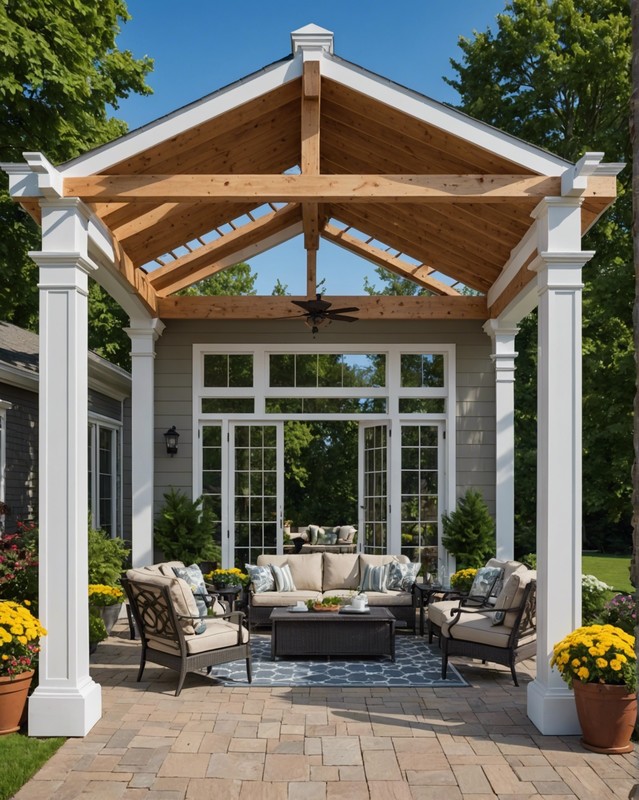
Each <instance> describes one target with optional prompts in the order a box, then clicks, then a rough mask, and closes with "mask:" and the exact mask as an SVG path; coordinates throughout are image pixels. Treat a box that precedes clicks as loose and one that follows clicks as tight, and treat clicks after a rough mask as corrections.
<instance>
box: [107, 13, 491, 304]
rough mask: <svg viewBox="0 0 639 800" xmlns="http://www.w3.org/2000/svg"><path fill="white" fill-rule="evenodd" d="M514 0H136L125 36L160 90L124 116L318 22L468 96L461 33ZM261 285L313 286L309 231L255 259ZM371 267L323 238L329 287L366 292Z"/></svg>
mask: <svg viewBox="0 0 639 800" xmlns="http://www.w3.org/2000/svg"><path fill="white" fill-rule="evenodd" d="M505 4H506V2H505V0H448V2H445V3H439V2H436V0H394V2H389V1H388V0H384V1H382V0H368V1H367V2H366V1H365V0H341V1H339V2H338V1H337V0H323V2H322V3H320V4H318V6H314V7H313V8H312V9H310V10H309V6H310V5H311V4H306V3H304V2H300V0H275V2H272V3H270V4H268V3H263V2H257V0H240V1H239V2H237V1H236V2H230V3H229V2H226V3H224V2H220V0H182V2H181V3H175V2H168V0H128V4H127V5H128V9H129V13H130V14H131V16H132V20H131V21H130V22H128V23H127V24H126V25H124V26H123V28H122V32H121V34H120V36H119V38H118V43H119V46H120V48H121V49H129V50H131V51H132V52H133V54H134V55H135V56H136V57H140V56H143V55H148V56H150V57H151V58H153V59H154V60H155V68H154V71H153V73H152V74H151V75H150V77H149V79H148V83H149V85H150V86H151V87H152V88H153V90H154V94H153V95H151V96H150V97H131V98H129V99H128V100H125V101H124V102H122V103H121V105H120V108H119V110H118V111H117V115H118V116H119V117H120V118H121V119H124V120H125V121H126V122H127V123H128V125H129V127H130V128H131V129H133V128H137V127H139V126H141V125H144V124H146V123H148V122H151V121H152V120H154V119H157V118H158V117H161V116H163V115H164V114H167V113H169V112H170V111H173V110H174V109H176V108H179V107H180V106H183V105H186V104H187V103H189V102H191V101H193V100H196V99H198V98H199V97H203V96H204V95H206V94H208V93H210V92H212V91H215V90H216V89H218V88H220V87H222V86H225V85H226V84H228V83H231V82H233V81H235V80H238V79H240V78H242V77H244V76H245V75H248V74H249V73H251V72H253V71H255V70H257V69H260V68H261V67H263V66H265V65H266V64H270V63H271V62H273V61H277V60H278V59H280V58H283V57H285V56H287V55H288V54H289V53H290V52H291V47H290V33H291V31H293V30H295V29H296V28H300V27H302V26H304V25H307V24H308V23H311V22H313V23H315V24H317V25H320V26H322V27H324V28H328V29H329V30H331V31H333V32H334V34H335V40H334V41H335V52H336V54H337V55H339V56H341V57H342V58H345V59H347V60H348V61H352V62H354V63H356V64H359V65H360V66H362V67H365V68H366V69H369V70H371V71H372V72H377V73H379V74H381V75H383V76H385V77H387V78H390V79H391V80H394V81H396V82H398V83H401V84H403V85H405V86H408V87H410V88H411V89H415V90H416V91H418V92H422V93H423V94H426V95H429V96H430V97H433V98H434V99H435V100H440V101H442V102H446V103H452V104H455V103H456V102H457V100H458V97H457V95H456V93H455V91H454V90H453V89H452V88H451V87H450V86H448V85H447V84H446V83H445V82H444V80H443V78H442V76H444V75H447V76H452V75H453V71H452V69H451V67H450V62H449V59H450V58H457V59H458V58H459V57H460V50H459V48H458V46H457V41H458V38H459V37H460V36H466V37H472V34H473V31H474V30H477V31H485V30H486V29H487V28H488V27H491V28H493V30H494V29H495V27H496V24H495V16H496V15H497V14H498V13H500V12H501V11H503V9H504V6H505ZM250 263H251V267H252V268H253V270H254V271H256V272H257V273H258V280H257V284H256V286H257V289H258V293H259V294H270V291H271V289H272V287H273V285H274V283H275V279H276V277H278V276H279V277H280V278H281V279H282V281H283V282H284V283H285V284H287V285H288V291H289V292H290V293H291V294H304V293H305V286H306V283H305V281H306V277H305V266H304V265H305V255H304V249H303V247H302V244H301V240H300V239H299V238H298V239H294V240H292V241H291V242H289V243H287V244H285V245H281V246H280V247H278V248H276V249H274V250H272V251H270V252H268V253H265V254H263V255H262V256H259V257H258V258H256V259H253V260H252V261H251V262H250ZM364 275H368V276H369V279H371V280H373V282H374V277H375V273H374V268H373V267H372V265H370V264H369V263H368V262H365V261H362V260H361V259H357V258H356V257H354V256H352V255H350V254H348V253H346V252H345V251H343V250H341V249H340V248H338V247H335V246H333V245H330V244H328V243H326V242H322V244H321V247H320V251H319V254H318V278H319V279H321V278H322V277H325V279H326V284H325V287H326V292H327V294H361V292H362V286H363V279H364Z"/></svg>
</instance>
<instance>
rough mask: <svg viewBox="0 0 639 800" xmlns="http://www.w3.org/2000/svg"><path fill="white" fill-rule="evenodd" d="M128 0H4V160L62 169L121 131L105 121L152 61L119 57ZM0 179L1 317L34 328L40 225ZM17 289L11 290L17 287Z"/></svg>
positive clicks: (0, 43)
mask: <svg viewBox="0 0 639 800" xmlns="http://www.w3.org/2000/svg"><path fill="white" fill-rule="evenodd" d="M128 19H130V17H129V14H128V12H127V7H126V3H125V2H124V0H103V2H100V3H94V2H90V0H74V2H70V0H61V2H58V3H50V2H46V0H5V2H3V3H1V4H0V161H21V160H22V153H23V152H24V151H25V150H40V151H42V152H43V153H44V154H45V155H46V156H47V158H49V160H51V161H52V162H54V163H59V162H62V161H66V160H68V159H70V158H73V157H75V156H77V155H79V154H80V153H82V152H84V151H86V150H88V149H90V148H92V147H96V146H98V145H100V144H103V143H104V142H108V141H110V140H111V139H114V138H116V137H117V136H120V135H122V134H123V133H125V132H126V125H125V123H124V122H122V121H120V120H118V119H115V118H114V117H112V116H109V113H108V110H107V109H108V108H113V109H117V108H118V104H119V101H120V100H121V99H122V98H125V97H128V95H129V94H131V93H132V92H133V93H137V94H149V93H150V92H151V89H150V88H149V87H148V86H147V85H146V83H145V77H146V75H147V74H148V72H149V71H150V70H151V68H152V63H153V62H152V61H151V59H149V58H147V57H145V58H141V59H135V58H133V56H132V54H131V53H130V52H129V51H128V50H124V51H123V50H119V49H118V47H117V46H116V37H117V35H118V33H119V30H120V23H123V22H126V21H127V20H128ZM7 186H8V181H7V177H6V175H4V173H0V229H1V230H2V237H0V275H1V276H2V277H1V278H0V319H6V320H9V321H11V322H13V323H14V324H16V325H20V326H23V327H27V328H30V329H35V328H36V326H37V319H38V290H37V277H38V276H37V267H36V265H35V264H34V263H33V262H32V261H31V260H30V259H29V257H28V256H27V252H28V251H29V250H37V249H38V248H39V244H38V243H39V234H38V230H37V228H36V225H35V224H34V223H33V222H32V220H31V218H30V217H28V216H27V215H26V214H25V213H24V212H23V211H22V210H21V209H20V208H19V206H17V205H16V204H15V203H13V202H12V201H11V200H10V198H9V194H8V190H7ZM17 286H19V287H20V291H19V292H17V291H16V287H17Z"/></svg>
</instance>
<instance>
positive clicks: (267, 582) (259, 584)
mask: <svg viewBox="0 0 639 800" xmlns="http://www.w3.org/2000/svg"><path fill="white" fill-rule="evenodd" d="M244 569H245V570H246V572H247V574H248V576H249V578H250V579H251V583H252V584H253V591H254V592H255V594H259V593H260V592H272V591H274V590H275V579H274V578H273V573H272V572H271V568H270V567H257V566H256V565H255V564H245V565H244Z"/></svg>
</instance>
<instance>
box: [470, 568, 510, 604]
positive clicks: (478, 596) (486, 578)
mask: <svg viewBox="0 0 639 800" xmlns="http://www.w3.org/2000/svg"><path fill="white" fill-rule="evenodd" d="M503 574H504V570H503V569H500V568H499V567H481V569H478V570H477V573H476V575H475V578H474V580H473V584H472V586H471V587H470V591H469V592H468V597H469V598H471V599H472V600H482V601H486V600H488V598H489V597H490V595H491V594H492V592H493V588H494V586H495V584H496V583H497V581H498V580H499V579H500V578H501V577H502V575H503Z"/></svg>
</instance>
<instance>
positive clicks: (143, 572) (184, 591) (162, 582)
mask: <svg viewBox="0 0 639 800" xmlns="http://www.w3.org/2000/svg"><path fill="white" fill-rule="evenodd" d="M126 576H127V578H128V579H129V580H130V581H134V582H135V581H144V582H145V583H150V584H152V585H153V586H168V588H169V594H170V595H171V600H172V602H173V607H174V609H175V612H176V614H183V615H186V616H191V617H199V615H200V612H199V611H198V608H197V603H196V602H195V598H194V597H193V592H192V591H191V587H190V586H189V585H188V583H187V582H186V581H183V580H182V579H181V578H176V577H175V575H174V576H173V577H172V578H171V577H168V576H166V575H162V574H160V572H156V571H154V569H148V568H143V569H130V570H128V571H127V573H126ZM178 622H179V623H180V625H181V627H182V631H183V632H184V634H185V635H191V634H195V628H194V627H193V622H194V620H188V619H181V620H178ZM198 635H200V636H201V635H202V634H198Z"/></svg>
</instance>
